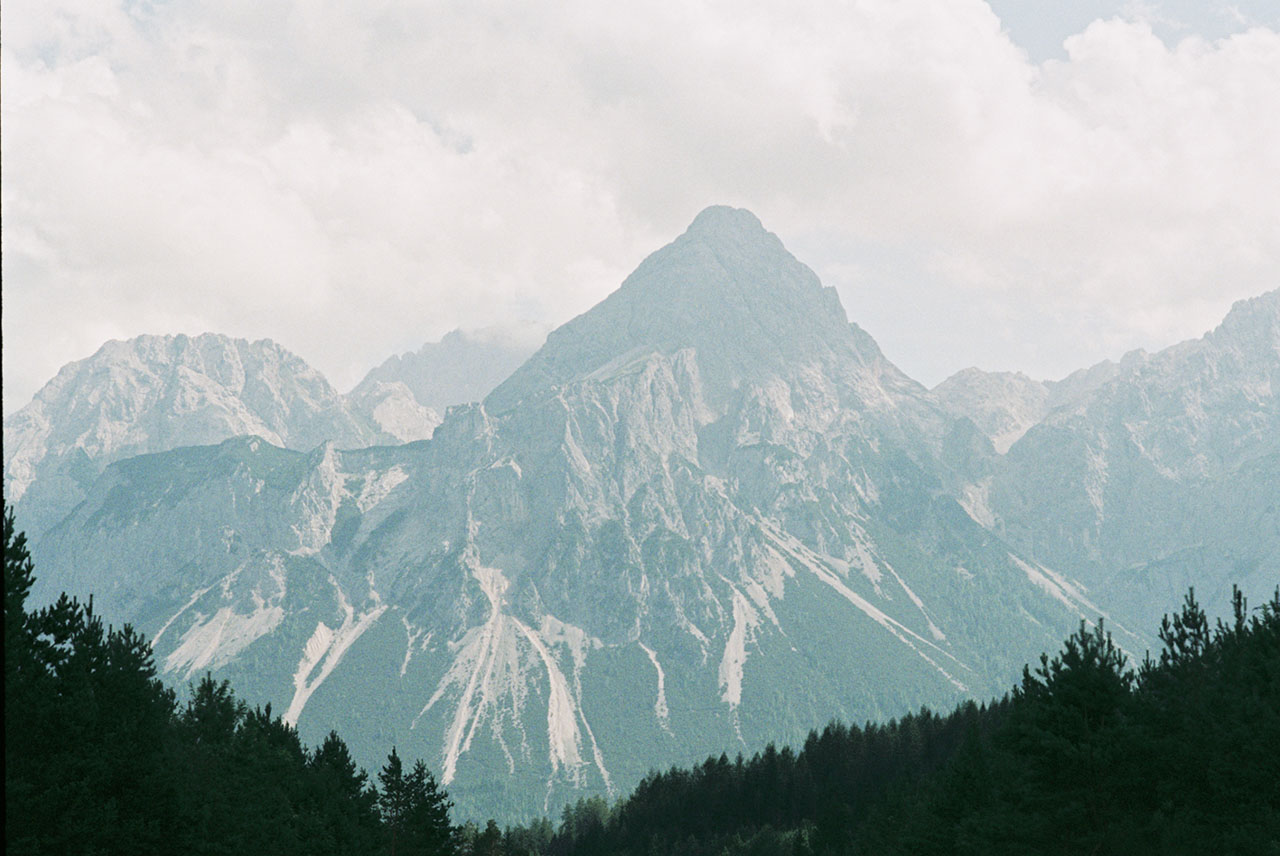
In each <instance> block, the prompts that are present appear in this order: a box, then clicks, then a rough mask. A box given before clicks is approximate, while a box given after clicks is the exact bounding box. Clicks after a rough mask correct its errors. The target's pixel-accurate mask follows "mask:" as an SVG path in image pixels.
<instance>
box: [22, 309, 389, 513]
mask: <svg viewBox="0 0 1280 856" xmlns="http://www.w3.org/2000/svg"><path fill="white" fill-rule="evenodd" d="M249 434H252V435H256V436H258V437H261V438H263V439H264V440H266V441H267V442H269V443H272V444H275V445H277V446H283V447H287V448H292V449H312V448H314V447H315V446H317V445H319V444H320V443H323V442H325V441H333V442H334V443H337V444H338V445H339V446H341V447H344V448H347V447H361V446H366V445H369V444H370V443H372V442H375V441H377V440H378V439H381V438H380V437H379V432H378V431H377V430H376V429H375V428H374V427H373V426H372V425H371V424H370V421H369V419H368V418H366V417H365V416H364V415H362V414H361V413H359V412H357V410H356V409H354V408H352V407H351V405H350V403H349V402H347V401H346V400H345V399H344V398H343V397H342V396H341V395H339V394H338V392H337V391H336V390H334V389H333V387H332V386H330V385H329V382H328V381H327V380H325V379H324V377H323V376H322V375H321V374H320V373H319V372H317V371H316V370H315V369H313V368H311V367H310V366H309V365H307V364H306V363H305V362H303V361H302V360H301V359H299V358H298V357H297V356H295V355H294V354H292V353H290V352H289V351H286V350H285V349H284V348H282V347H280V346H279V345H277V344H275V343H274V342H272V341H270V340H266V339H264V340H260V341H257V342H248V341H245V340H244V339H233V338H231V337H228V336H219V335H214V334H212V333H206V334H204V335H201V336H194V337H191V336H182V335H179V336H139V337H138V338H136V339H130V340H128V341H111V342H108V343H107V344H105V345H103V346H102V347H101V348H100V349H99V350H98V352H97V353H96V354H94V355H93V356H91V357H89V358H87V359H84V360H80V361H78V362H74V363H70V364H69V365H67V366H65V367H63V369H62V370H61V371H60V372H58V374H57V376H56V377H55V378H54V379H53V380H51V381H50V382H49V383H48V384H46V385H45V386H44V388H42V389H41V390H40V391H39V392H38V393H37V394H36V396H35V398H34V400H33V401H32V402H31V403H30V404H28V405H27V406H26V407H24V408H22V409H21V410H19V411H17V412H16V413H13V414H11V415H9V416H7V417H6V418H5V421H4V495H5V498H6V501H8V502H12V503H15V504H16V505H17V508H18V516H19V520H20V523H22V524H23V525H25V526H26V527H27V528H28V529H30V530H32V531H33V532H36V531H43V529H45V528H46V527H47V526H51V525H53V524H54V523H56V522H57V521H58V520H59V519H61V517H62V516H63V515H64V514H66V513H67V512H68V511H70V510H71V509H72V508H73V507H74V506H75V504H76V503H77V502H79V501H80V499H82V498H83V496H84V491H85V490H86V489H87V488H88V486H89V485H90V484H91V483H92V481H93V480H94V479H95V478H96V477H97V476H98V474H99V473H100V472H101V471H102V469H103V467H105V466H107V465H108V464H110V463H112V462H114V461H118V460H123V459H125V458H128V457H132V456H134V455H139V454H146V453H151V452H162V451H167V450H169V449H175V448H179V447H182V446H193V445H202V444H207V443H218V442H221V441H223V440H226V439H228V438H230V437H235V436H241V435H249Z"/></svg>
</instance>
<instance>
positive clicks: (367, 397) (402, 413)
mask: <svg viewBox="0 0 1280 856" xmlns="http://www.w3.org/2000/svg"><path fill="white" fill-rule="evenodd" d="M346 398H347V401H348V402H349V403H350V405H351V407H352V408H353V409H354V410H355V411H356V412H358V413H361V414H364V415H365V417H366V418H367V419H368V420H369V422H370V423H372V424H373V425H374V426H376V427H377V429H378V431H379V432H380V433H381V435H382V436H383V437H384V438H389V439H391V440H393V441H394V442H397V443H411V442H413V441H415V440H430V439H431V435H432V434H433V433H434V432H435V430H436V426H438V425H439V424H440V414H439V413H437V412H436V411H435V410H432V409H431V408H430V407H423V406H422V405H421V404H419V403H418V399H417V398H416V397H415V396H414V394H413V392H412V391H411V390H410V389H409V387H407V386H405V384H403V383H401V382H400V381H382V380H375V381H365V382H363V383H361V384H360V385H359V386H357V387H356V388H355V389H354V390H352V391H351V392H350V393H349V394H348V395H347V396H346Z"/></svg>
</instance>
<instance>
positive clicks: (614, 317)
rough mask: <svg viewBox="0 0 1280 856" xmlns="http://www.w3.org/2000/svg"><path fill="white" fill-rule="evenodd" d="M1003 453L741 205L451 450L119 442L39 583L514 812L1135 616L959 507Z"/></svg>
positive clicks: (455, 436) (465, 796)
mask: <svg viewBox="0 0 1280 856" xmlns="http://www.w3.org/2000/svg"><path fill="white" fill-rule="evenodd" d="M384 382H385V381H384ZM405 383H406V385H408V383H407V382H405ZM415 395H416V393H415ZM1027 439H1029V438H1024V442H1026V440H1027ZM984 444H986V441H985V440H984V439H983V438H982V437H981V435H980V434H978V433H977V429H975V428H974V427H973V426H972V424H971V423H970V422H969V421H968V420H965V419H960V420H957V419H955V418H954V417H952V416H950V415H949V414H947V413H946V412H945V411H944V410H943V408H942V407H941V406H940V405H939V404H938V403H937V400H936V399H935V398H934V397H933V395H931V394H930V393H929V392H928V391H927V390H925V389H924V388H923V387H921V386H920V385H919V384H917V383H915V382H914V381H912V380H910V379H909V378H907V377H906V376H905V375H903V374H902V373H901V372H900V371H898V369H896V368H895V367H894V366H893V365H892V364H891V363H889V362H888V361H887V360H885V358H884V357H883V355H882V354H881V353H880V351H879V349H878V348H877V347H876V346H875V343H874V341H873V340H872V339H871V337H870V336H868V335H867V334H866V333H865V332H863V331H862V330H861V329H859V328H858V327H857V326H856V325H852V324H850V323H849V322H848V319H847V318H846V317H845V314H844V310H843V308H842V307H841V305H840V302H839V300H838V298H837V297H836V295H835V292H834V291H833V290H831V289H825V288H823V287H822V286H821V284H820V283H819V282H818V279H817V277H816V276H815V275H814V274H813V272H812V271H810V270H809V269H808V268H807V267H805V266H804V265H802V264H801V263H799V262H798V261H797V260H796V259H795V258H793V257H792V256H791V255H790V254H789V253H788V252H787V251H786V250H785V248H784V247H783V246H782V244H781V242H780V241H779V240H778V239H777V238H776V237H775V236H774V235H772V234H770V233H768V232H766V231H765V230H764V229H763V227H762V226H761V225H760V223H759V222H758V221H757V220H756V218H755V217H754V216H752V215H751V214H750V213H748V212H745V211H738V210H732V209H727V208H712V209H708V210H707V211H705V212H703V213H702V214H701V215H699V216H698V218H697V219H696V220H695V221H694V223H693V224H692V225H691V226H690V228H689V230H688V231H687V232H686V233H685V234H684V235H682V236H681V237H679V238H678V239H677V240H676V241H674V242H673V243H672V244H670V245H668V246H667V247H665V248H663V249H661V250H660V251H658V252H656V253H654V254H653V255H652V256H650V257H649V258H648V259H646V260H645V262H644V263H643V264H642V265H641V266H640V268H639V269H638V270H637V271H636V272H635V273H634V274H633V275H632V276H630V277H629V278H628V279H627V280H626V282H624V283H623V284H622V286H621V288H620V289H619V290H618V291H617V292H615V293H614V294H613V295H611V296H610V297H609V298H608V299H606V300H605V301H604V302H602V303H601V304H600V305H598V306H597V307H595V308H594V309H592V310H591V311H589V312H587V313H586V314H584V315H582V316H580V317H579V318H577V319H574V320H573V321H572V322H570V323H569V324H566V325H565V326H564V327H562V328H560V329H559V330H557V331H555V332H553V333H552V334H551V335H550V336H549V337H548V339H547V341H546V344H545V345H544V346H543V347H542V348H541V349H540V350H539V351H538V352H537V353H536V354H535V355H534V356H532V357H531V358H529V360H528V361H527V362H526V363H525V364H524V365H523V367H521V368H520V369H519V370H517V371H516V372H515V373H514V374H513V375H512V376H511V377H510V378H509V379H507V380H506V381H505V382H503V383H502V384H501V385H500V386H498V388H497V389H495V390H494V391H493V392H492V393H491V394H490V395H489V396H488V397H487V399H486V400H485V401H484V402H483V404H475V405H470V406H464V407H457V408H455V409H454V410H453V411H452V412H450V413H449V414H448V415H447V416H446V417H445V420H444V422H443V423H442V424H441V425H440V426H439V427H438V428H437V429H436V430H435V431H434V434H433V436H432V439H431V440H430V441H429V442H425V443H413V444H409V445H403V446H396V447H380V448H370V449H365V450H355V451H341V450H339V449H338V448H336V447H335V446H334V445H333V444H326V445H324V446H321V447H318V448H316V449H314V450H312V451H311V452H308V453H305V454H304V453H301V452H293V451H288V450H285V449H281V448H277V447H276V446H275V445H272V444H269V443H267V442H263V441H261V440H257V439H235V440H229V441H226V442H223V443H221V444H220V445H216V446H203V447H194V448H183V449H177V450H173V451H169V452H165V453H162V454H156V455H146V456H140V457H134V458H130V459H128V460H122V461H120V462H118V463H116V464H114V465H113V466H111V467H109V468H108V469H107V471H106V472H105V473H104V474H103V475H102V477H101V478H99V479H98V480H97V481H96V482H94V484H93V485H92V487H91V489H90V490H89V492H88V496H87V498H86V499H85V501H84V502H83V503H82V504H80V505H79V506H78V507H77V508H76V509H75V510H74V512H72V513H71V514H70V515H69V516H68V517H66V519H65V520H63V522H62V523H61V524H60V525H58V526H57V527H56V528H54V529H53V530H51V531H50V532H48V533H47V534H46V535H45V536H43V537H41V538H39V539H38V540H37V542H36V544H35V553H36V558H37V562H38V567H39V568H40V569H41V574H42V579H41V581H40V584H39V585H40V590H39V592H38V593H37V596H42V597H49V596H51V595H52V594H53V593H54V592H56V591H57V590H59V589H61V588H67V589H69V590H73V591H76V592H82V593H83V592H87V591H93V592H95V596H96V600H95V603H96V604H98V605H99V607H100V608H101V609H102V610H103V611H104V612H105V613H106V614H107V615H110V616H112V618H113V619H114V620H116V621H125V620H128V621H132V622H133V623H134V624H135V625H136V626H138V627H139V628H140V629H142V630H144V631H145V632H147V633H148V634H150V635H151V636H152V637H153V638H154V639H155V641H156V651H157V659H158V662H159V663H160V664H161V667H162V668H163V669H164V670H165V672H166V674H167V675H168V676H169V677H170V678H171V679H172V680H174V681H175V682H179V683H180V682H182V681H185V680H186V679H188V678H190V677H193V676H196V675H198V674H200V673H201V672H202V671H204V670H206V669H212V670H214V671H215V674H217V675H219V676H226V677H230V678H232V679H233V681H234V682H235V684H236V686H237V687H239V688H242V690H243V691H244V692H245V694H246V695H247V696H248V697H249V698H250V700H251V701H266V700H272V701H274V703H275V704H276V705H277V707H278V708H280V709H284V710H287V712H288V717H289V718H290V719H291V720H296V721H297V722H298V725H299V727H300V729H301V730H302V732H303V735H304V737H305V738H307V739H309V740H313V741H314V740H317V739H319V738H320V737H321V736H323V734H324V733H325V732H326V731H327V730H328V729H330V728H334V727H336V728H338V730H339V731H340V732H341V733H342V734H343V735H344V737H346V738H347V739H348V740H349V741H350V742H351V743H352V745H353V748H354V749H355V751H356V752H357V755H358V757H360V759H361V760H362V762H363V763H365V764H373V763H375V762H376V761H377V760H378V758H379V757H380V755H382V754H385V752H386V751H387V749H388V747H389V746H390V745H393V744H394V745H397V746H398V747H399V751H400V753H401V755H403V756H408V757H412V756H416V755H420V756H423V757H425V758H427V759H428V761H429V762H430V763H431V764H432V766H433V767H434V768H435V769H436V770H438V771H439V772H440V774H441V776H442V778H443V780H444V781H445V782H446V783H447V784H448V785H449V787H450V790H451V793H452V794H453V795H454V797H455V798H456V799H457V800H458V801H459V804H460V805H461V806H462V808H463V810H464V812H484V813H489V812H498V813H500V815H501V816H504V817H514V816H518V815H521V814H525V813H528V812H531V811H539V812H540V811H544V810H547V809H551V810H554V809H555V807H556V806H557V805H559V804H560V803H561V802H562V801H564V800H566V799H571V798H574V797H576V796H577V795H580V794H583V793H586V792H591V791H595V792H601V791H603V792H609V791H613V792H617V791H618V790H620V789H626V788H629V787H630V786H631V785H632V784H634V783H635V782H636V781H637V780H638V778H639V777H640V776H641V775H643V773H644V772H645V771H647V770H648V769H650V768H653V767H663V766H666V765H667V764H669V763H677V762H678V763H688V762H690V761H692V760H696V759H698V758H699V757H702V756H705V755H706V754H707V753H709V752H717V753H718V752H720V751H723V750H729V751H732V750H733V747H734V746H740V747H742V748H744V749H754V748H757V747H759V746H761V745H762V744H763V743H764V742H765V741H768V740H781V741H795V740H797V739H800V738H802V737H803V735H804V733H805V732H806V731H807V730H808V729H809V728H811V727H814V726H817V725H820V724H822V723H825V722H826V721H828V720H829V719H831V718H832V717H841V718H844V719H846V720H855V721H861V720H864V719H868V718H873V719H878V718H885V717H888V716H893V715H896V714H899V713H901V712H902V711H904V710H906V709H908V708H910V707H914V706H917V705H919V704H922V703H928V704H931V705H935V706H942V707H945V706H949V705H951V704H953V703H954V702H956V701H957V700H959V699H961V698H963V697H966V696H971V695H976V696H979V697H983V696H987V695H989V694H992V693H996V692H1000V691H1002V690H1004V689H1005V688H1007V686H1008V685H1009V684H1010V682H1011V681H1012V680H1013V679H1014V678H1015V676H1016V674H1017V671H1018V669H1019V668H1020V667H1021V665H1022V663H1023V662H1025V661H1026V660H1027V659H1028V658H1030V657H1033V656H1034V655H1035V654H1037V653H1038V652H1039V651H1041V650H1045V649H1051V648H1053V647H1055V646H1056V645H1057V644H1058V642H1059V641H1060V639H1061V638H1062V637H1063V636H1064V635H1065V634H1066V633H1067V632H1069V631H1070V630H1071V629H1072V627H1074V625H1075V623H1076V622H1077V621H1078V619H1079V618H1080V617H1088V618H1094V617H1096V616H1097V615H1098V614H1099V613H1100V612H1102V611H1103V610H1104V609H1105V606H1104V605H1100V604H1097V603H1095V602H1094V601H1093V599H1092V596H1091V595H1089V594H1088V593H1087V592H1085V590H1084V589H1083V587H1082V586H1080V585H1079V584H1077V583H1075V582H1073V581H1072V580H1071V579H1069V578H1067V577H1066V576H1064V575H1062V574H1060V573H1058V572H1056V570H1054V569H1052V568H1051V567H1046V566H1044V565H1042V564H1039V563H1037V562H1035V561H1032V560H1029V559H1027V558H1026V557H1025V556H1024V555H1021V554H1019V552H1018V551H1017V550H1015V549H1011V548H1010V547H1009V546H1008V545H1007V544H1006V543H1005V542H1004V541H1002V540H1001V538H1000V537H998V536H997V535H996V534H994V533H993V531H990V530H988V529H985V528H983V527H982V526H980V525H979V524H978V522H976V521H975V519H974V518H973V517H971V516H970V515H969V514H966V513H965V510H964V509H963V508H962V506H961V505H960V504H959V503H958V502H957V501H956V499H953V498H952V496H951V495H950V494H949V490H950V489H951V487H952V486H953V485H956V484H958V483H960V481H961V480H962V478H963V477H964V473H965V472H967V471H968V470H969V469H981V468H983V467H987V468H989V467H991V466H994V464H993V463H992V462H993V461H995V460H997V459H998V457H999V456H997V455H996V454H995V452H994V451H992V450H991V449H990V446H989V444H986V445H984ZM339 445H341V444H339ZM1015 448H1016V447H1015ZM1011 454H1012V453H1011ZM966 486H968V485H966ZM963 497H964V499H965V501H966V502H969V503H970V504H972V500H973V497H972V496H970V495H968V494H964V495H963ZM1117 632H1119V633H1120V634H1121V639H1120V641H1121V643H1122V644H1125V645H1126V646H1128V647H1130V648H1131V649H1132V650H1140V649H1141V648H1142V647H1143V646H1144V645H1145V644H1146V642H1145V640H1143V639H1142V638H1139V637H1135V636H1131V635H1127V634H1125V632H1124V631H1123V628H1117Z"/></svg>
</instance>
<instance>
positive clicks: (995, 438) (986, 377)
mask: <svg viewBox="0 0 1280 856" xmlns="http://www.w3.org/2000/svg"><path fill="white" fill-rule="evenodd" d="M1145 356H1146V355H1145V353H1144V352H1142V351H1134V352H1133V353H1130V354H1127V355H1126V356H1125V358H1124V359H1123V360H1121V361H1120V362H1119V363H1114V362H1112V361H1111V360H1105V361H1103V362H1101V363H1098V364H1097V365H1094V366H1091V367H1089V368H1087V369H1080V370H1078V371H1075V372H1072V373H1071V374H1069V375H1068V376H1067V377H1065V378H1063V379H1062V380H1057V381H1054V380H1049V381H1038V380H1032V379H1031V378H1029V377H1027V376H1026V375H1024V374H1023V373H1022V372H984V371H982V370H981V369H977V368H968V369H963V370H961V371H958V372H956V373H955V374H953V375H952V376H951V377H949V378H947V379H946V380H944V381H943V382H942V383H940V384H938V385H937V386H935V387H934V388H933V394H934V396H935V397H936V398H937V400H938V404H939V405H941V407H942V409H943V410H945V411H946V412H947V413H950V414H951V415H952V416H955V417H962V416H963V417H965V418H967V419H969V420H970V421H972V422H973V424H974V425H975V426H976V427H977V428H978V430H979V431H981V432H982V433H983V434H984V435H985V436H986V437H987V439H989V440H990V441H991V444H992V446H993V447H994V448H995V451H996V452H998V453H999V454H1001V455H1003V454H1004V453H1005V452H1007V451H1009V447H1011V446H1012V445H1013V444H1014V443H1016V442H1017V441H1018V440H1019V439H1021V438H1022V435H1023V434H1026V433H1027V431H1028V430H1030V429H1031V428H1032V427H1033V426H1035V425H1038V424H1040V423H1041V422H1042V421H1044V419H1045V417H1047V416H1048V415H1049V414H1050V413H1051V412H1052V411H1054V410H1057V409H1058V408H1060V407H1068V406H1072V405H1076V404H1079V403H1080V402H1081V401H1083V400H1085V399H1086V398H1088V397H1089V396H1090V395H1092V394H1093V392H1094V391H1095V390H1097V389H1098V388H1099V387H1101V386H1102V385H1103V384H1105V383H1107V382H1108V381H1110V380H1112V379H1113V378H1115V377H1116V375H1117V374H1119V373H1120V371H1121V370H1122V369H1127V368H1129V367H1131V366H1133V365H1134V364H1135V362H1136V361H1138V360H1142V359H1143V358H1144V357H1145Z"/></svg>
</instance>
